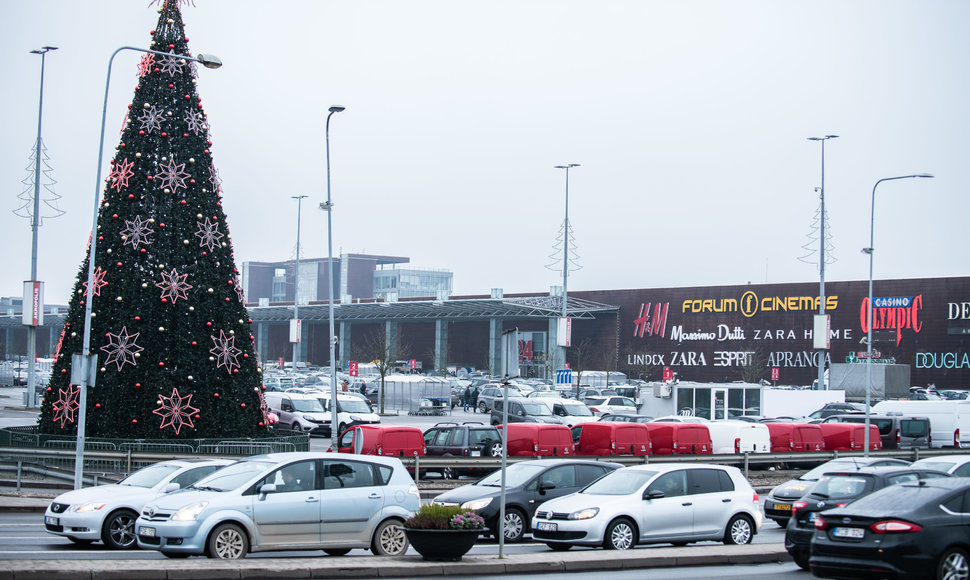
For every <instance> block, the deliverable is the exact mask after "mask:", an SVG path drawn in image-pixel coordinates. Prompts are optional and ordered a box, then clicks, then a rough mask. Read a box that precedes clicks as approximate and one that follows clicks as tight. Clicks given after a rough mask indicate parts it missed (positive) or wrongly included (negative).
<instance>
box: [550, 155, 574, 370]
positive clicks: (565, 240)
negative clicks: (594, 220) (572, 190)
mask: <svg viewBox="0 0 970 580" xmlns="http://www.w3.org/2000/svg"><path fill="white" fill-rule="evenodd" d="M554 167H555V169H565V170H566V218H565V220H564V221H563V227H562V317H563V318H566V287H567V286H566V285H567V283H568V280H569V170H570V169H571V168H573V167H579V163H567V164H566V165H555V166H554ZM560 348H561V349H562V364H563V366H564V367H565V365H566V347H560ZM577 388H578V387H577Z"/></svg>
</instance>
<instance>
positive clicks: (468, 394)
mask: <svg viewBox="0 0 970 580" xmlns="http://www.w3.org/2000/svg"><path fill="white" fill-rule="evenodd" d="M461 402H462V408H463V409H464V411H465V412H466V413H467V412H468V407H470V406H471V404H472V386H471V385H466V386H465V392H464V393H462V396H461Z"/></svg>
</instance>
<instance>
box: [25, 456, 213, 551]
mask: <svg viewBox="0 0 970 580" xmlns="http://www.w3.org/2000/svg"><path fill="white" fill-rule="evenodd" d="M230 463H232V461H231V460H228V459H198V460H191V459H186V460H174V461H162V462H161V463H155V464H153V465H149V466H148V467H145V468H143V469H140V470H138V471H136V472H134V473H132V474H131V475H129V476H128V477H126V478H124V479H122V480H121V481H119V482H118V483H112V484H109V485H96V486H94V487H85V488H82V489H75V490H73V491H69V492H66V493H62V494H61V495H59V496H57V497H56V498H54V501H52V502H51V504H50V505H49V506H47V513H45V514H44V528H45V529H46V530H47V531H48V532H49V533H51V534H55V535H58V536H64V537H66V538H67V539H69V540H71V541H72V542H74V543H75V544H89V543H91V542H97V541H99V540H100V541H101V542H103V543H104V545H105V546H106V547H108V548H111V549H114V550H127V549H130V548H134V547H135V545H136V544H135V519H137V518H138V513H139V512H141V508H142V507H143V506H144V505H145V504H146V503H148V502H151V501H153V500H155V499H157V498H158V497H160V496H163V495H165V494H167V493H171V492H173V491H176V490H178V489H181V488H184V487H188V486H190V485H192V484H193V483H195V482H196V481H198V480H200V479H202V478H203V477H206V476H208V475H211V474H212V473H213V472H215V471H216V470H218V469H220V468H222V467H225V466H226V465H229V464H230Z"/></svg>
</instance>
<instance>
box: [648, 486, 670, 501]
mask: <svg viewBox="0 0 970 580" xmlns="http://www.w3.org/2000/svg"><path fill="white" fill-rule="evenodd" d="M662 497H666V496H665V495H664V492H662V491H660V490H659V489H652V490H649V491H647V492H645V493H644V494H643V499H645V500H650V499H660V498H662Z"/></svg>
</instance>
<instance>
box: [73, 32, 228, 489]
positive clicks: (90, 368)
mask: <svg viewBox="0 0 970 580" xmlns="http://www.w3.org/2000/svg"><path fill="white" fill-rule="evenodd" d="M123 50H133V51H135V52H146V53H150V54H159V55H162V56H167V57H171V58H178V59H182V60H188V61H191V62H197V63H199V64H201V65H202V66H204V67H206V68H219V67H221V66H222V61H221V60H219V58H218V57H216V56H213V55H211V54H198V55H196V56H195V57H191V56H184V55H181V54H174V53H171V52H161V51H158V50H149V49H147V48H136V47H134V46H122V47H121V48H119V49H118V50H116V51H114V52H113V53H111V58H110V59H108V74H107V76H106V77H105V81H104V105H103V106H102V108H101V139H100V141H98V171H97V179H96V180H95V186H94V217H93V218H92V219H91V243H90V244H88V286H87V287H88V292H87V298H86V300H85V302H84V342H83V345H82V347H81V354H80V356H78V357H75V358H74V360H73V361H72V363H71V378H72V379H74V378H75V377H76V378H77V379H78V381H77V385H78V389H79V391H80V393H79V396H78V421H77V452H76V457H75V460H74V489H81V484H82V483H83V476H84V429H85V423H86V418H85V414H86V411H87V399H88V385H92V384H94V382H93V381H92V380H91V379H93V378H94V371H95V368H96V367H97V355H95V356H94V357H93V358H92V356H91V303H92V299H93V297H94V292H93V291H92V289H93V288H94V252H95V249H96V248H97V245H98V236H97V235H95V233H96V232H97V231H98V206H99V205H100V203H101V188H102V186H103V185H104V184H103V183H102V182H101V164H102V163H103V161H104V124H105V119H106V118H107V115H108V89H109V88H110V87H111V65H113V64H114V61H115V57H116V56H118V53H119V52H121V51H123ZM75 364H80V366H81V369H80V371H78V370H77V369H76V367H75ZM72 382H73V381H72Z"/></svg>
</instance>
